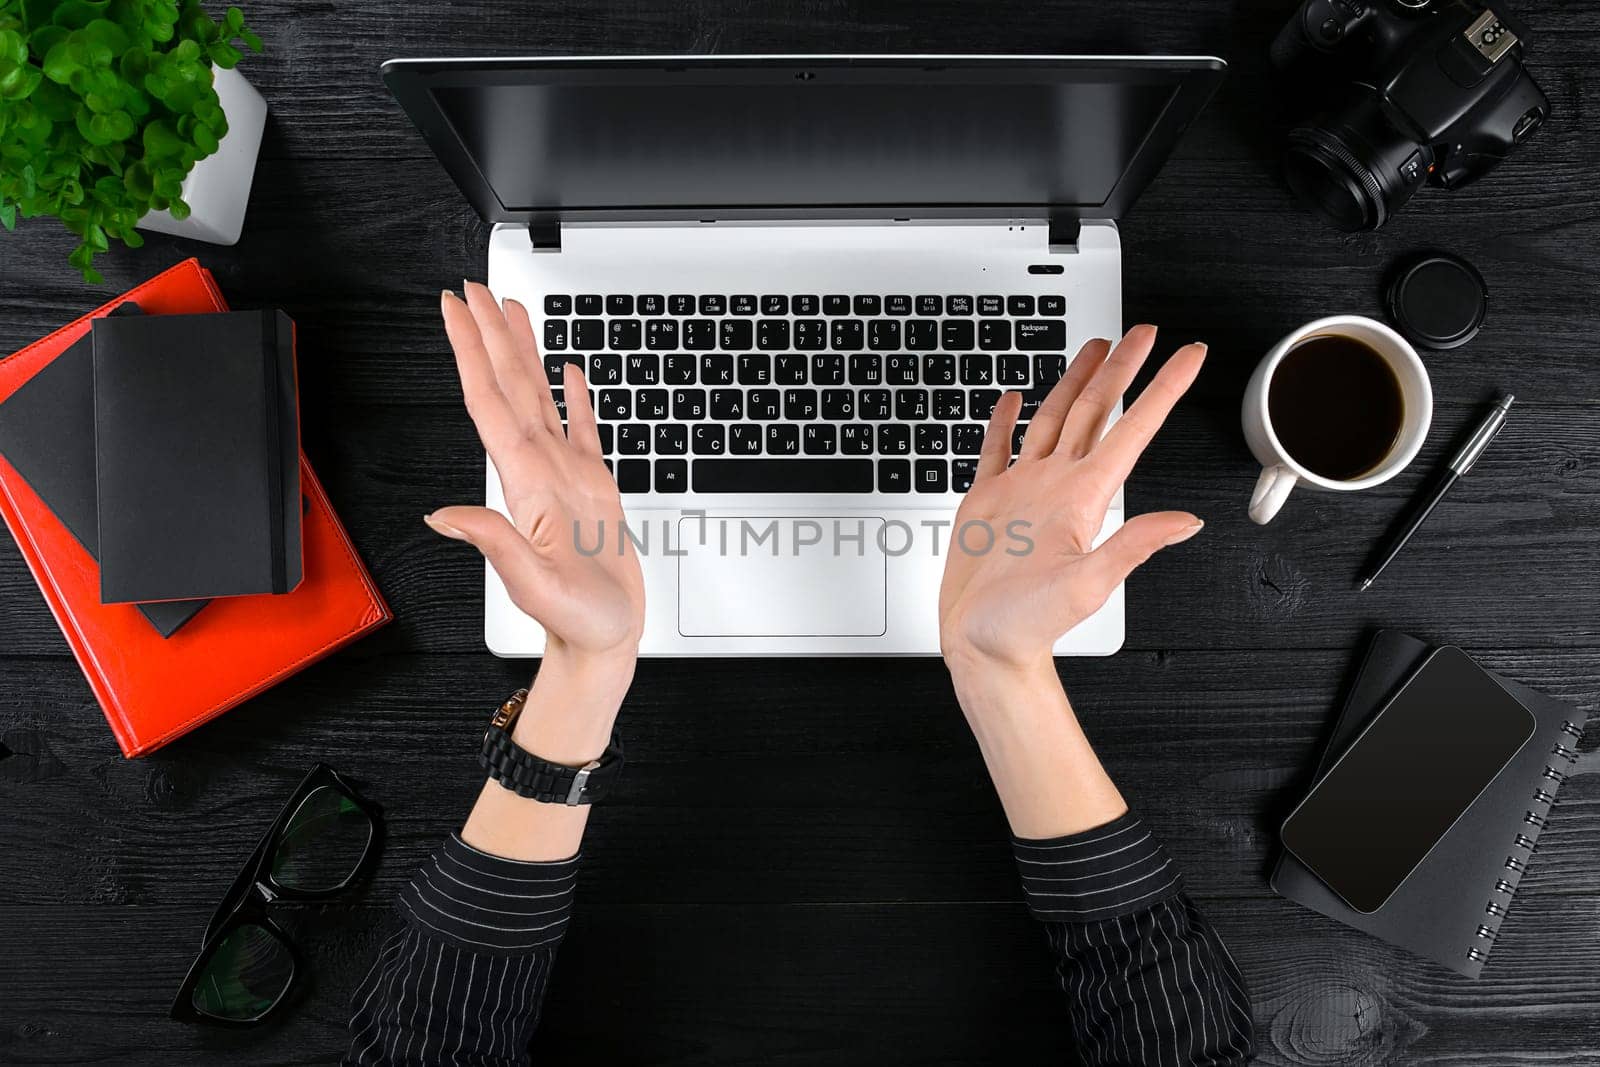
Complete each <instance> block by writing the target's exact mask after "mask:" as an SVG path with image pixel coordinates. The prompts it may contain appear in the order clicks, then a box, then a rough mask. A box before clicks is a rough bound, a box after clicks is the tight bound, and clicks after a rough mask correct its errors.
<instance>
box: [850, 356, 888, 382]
mask: <svg viewBox="0 0 1600 1067" xmlns="http://www.w3.org/2000/svg"><path fill="white" fill-rule="evenodd" d="M850 384H851V385H881V384H883V357H882V356H851V357H850Z"/></svg>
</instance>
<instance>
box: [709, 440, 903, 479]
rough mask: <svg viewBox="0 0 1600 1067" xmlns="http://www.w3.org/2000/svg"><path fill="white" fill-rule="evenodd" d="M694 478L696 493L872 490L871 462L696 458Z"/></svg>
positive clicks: (853, 460) (850, 460)
mask: <svg viewBox="0 0 1600 1067" xmlns="http://www.w3.org/2000/svg"><path fill="white" fill-rule="evenodd" d="M791 429H792V427H791ZM908 466H909V464H908ZM693 479H694V491H695V492H697V493H870V492H872V461H871V460H870V459H697V460H695V461H694V470H693Z"/></svg>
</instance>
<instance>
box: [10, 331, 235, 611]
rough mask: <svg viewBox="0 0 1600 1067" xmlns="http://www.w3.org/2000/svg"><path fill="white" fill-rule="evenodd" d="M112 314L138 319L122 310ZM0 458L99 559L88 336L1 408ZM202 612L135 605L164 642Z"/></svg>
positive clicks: (176, 604) (171, 604)
mask: <svg viewBox="0 0 1600 1067" xmlns="http://www.w3.org/2000/svg"><path fill="white" fill-rule="evenodd" d="M112 314H113V315H137V314H139V306H138V305H137V304H133V303H127V304H123V305H122V306H121V307H119V308H117V309H116V310H115V311H113V312H112ZM0 455H4V456H5V457H6V459H7V460H8V461H9V462H10V463H11V465H12V466H13V467H15V468H16V469H17V473H18V474H20V475H22V478H23V480H24V481H26V482H27V483H28V485H29V486H30V487H31V488H32V489H33V491H34V492H35V493H38V494H39V499H40V500H42V501H44V504H45V506H46V507H48V508H49V509H50V510H51V512H53V513H54V514H55V516H56V518H58V519H60V520H61V525H63V526H65V527H66V528H67V532H68V533H70V534H72V536H73V538H74V539H75V540H76V541H77V542H78V544H80V545H82V546H83V549H84V551H85V552H87V553H89V555H90V557H91V558H93V559H96V560H98V559H99V558H100V534H99V526H98V518H97V516H96V509H95V473H94V343H93V341H92V340H91V339H90V337H89V336H88V335H85V336H84V337H83V338H82V339H81V340H80V341H78V342H77V343H76V344H74V345H72V346H71V347H70V348H68V349H67V350H66V351H65V352H62V353H61V355H59V356H57V357H56V358H55V359H53V360H51V361H50V362H49V363H47V364H46V365H45V367H44V369H43V370H41V371H40V372H39V373H38V374H35V375H34V376H33V377H32V378H29V379H28V380H27V382H25V383H24V384H23V385H22V387H21V388H19V389H18V390H17V391H16V392H14V393H12V394H11V396H10V397H8V398H7V399H6V402H5V404H4V405H0ZM205 606H206V602H205V601H204V600H174V601H167V602H160V603H153V604H140V605H138V608H139V610H140V611H141V612H143V613H144V616H145V618H147V619H149V620H150V624H151V625H152V626H154V627H155V628H156V630H157V631H158V632H159V633H160V634H161V636H162V637H171V636H172V635H173V634H174V633H176V632H177V630H178V627H180V626H182V625H183V624H184V623H186V622H188V621H189V620H190V619H192V618H194V617H195V614H196V613H197V612H199V610H200V609H201V608H203V607H205Z"/></svg>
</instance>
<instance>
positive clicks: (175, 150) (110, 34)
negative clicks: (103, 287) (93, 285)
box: [0, 0, 266, 282]
mask: <svg viewBox="0 0 1600 1067" xmlns="http://www.w3.org/2000/svg"><path fill="white" fill-rule="evenodd" d="M235 42H240V43H242V44H243V45H245V46H246V47H248V48H250V49H251V50H253V51H257V52H259V51H260V50H261V40H260V38H258V37H257V36H256V35H255V34H254V33H252V32H251V31H250V30H249V29H248V28H247V27H246V26H245V24H244V16H243V14H241V13H240V11H239V9H238V8H236V7H234V8H229V9H228V11H227V13H226V15H225V16H224V18H223V19H222V21H221V22H218V21H216V20H214V19H212V18H211V17H210V16H209V15H207V14H206V13H205V11H203V10H202V9H201V7H200V5H199V4H198V3H196V2H194V0H184V2H183V3H181V4H180V3H179V0H0V225H3V226H4V227H5V228H6V229H8V230H9V229H12V228H13V227H14V226H15V225H16V220H17V217H18V216H21V217H22V218H32V217H34V216H38V215H53V216H55V217H56V218H58V219H60V220H61V223H62V225H64V226H65V227H66V228H67V229H68V230H70V231H71V232H72V233H74V234H76V235H77V236H78V238H79V243H78V246H77V247H76V248H74V249H73V250H72V253H71V255H69V256H68V257H67V258H68V261H69V262H70V263H71V264H72V265H73V266H74V267H76V268H78V270H80V271H81V272H82V273H83V276H84V279H85V280H87V281H91V282H98V281H100V280H101V278H100V274H99V272H98V271H96V270H95V269H94V265H93V261H94V257H95V255H96V254H98V253H100V252H104V251H106V249H107V248H108V247H109V246H110V242H111V241H112V240H113V239H116V240H119V241H122V242H123V243H124V244H126V245H127V246H128V247H130V248H137V247H139V246H140V245H141V244H143V243H144V241H143V238H142V237H140V235H139V234H138V232H137V231H136V230H135V227H142V228H144V229H148V230H155V231H159V232H162V233H174V234H178V235H180V236H187V237H196V238H199V239H200V240H209V241H212V242H214V243H218V244H232V243H234V242H235V241H237V240H238V239H239V231H240V229H241V228H242V226H243V222H244V207H245V202H246V201H247V200H248V199H249V195H250V180H251V177H252V176H253V174H254V171H255V159H256V154H257V152H258V151H259V149H260V145H261V133H262V130H263V128H264V127H265V124H266V103H265V102H264V101H263V100H262V99H261V95H260V94H259V93H257V92H256V91H255V89H254V88H252V87H251V86H250V84H249V83H248V82H246V81H245V80H244V78H243V76H241V75H240V74H238V72H237V71H235V70H234V69H233V68H234V65H235V64H236V63H238V61H239V59H240V56H241V53H240V51H239V49H238V48H236V47H235V44H234V43H235Z"/></svg>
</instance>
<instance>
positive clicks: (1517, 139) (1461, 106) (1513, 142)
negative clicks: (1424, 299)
mask: <svg viewBox="0 0 1600 1067" xmlns="http://www.w3.org/2000/svg"><path fill="white" fill-rule="evenodd" d="M1496 2H1500V0H1496ZM1526 40H1527V34H1526V31H1525V30H1524V29H1523V28H1522V27H1521V26H1520V25H1518V24H1517V23H1515V22H1513V21H1512V20H1511V19H1509V18H1507V17H1504V16H1502V15H1501V14H1499V13H1498V12H1495V11H1492V10H1490V9H1489V8H1487V7H1484V6H1482V5H1481V4H1480V3H1475V2H1473V0H1304V3H1302V4H1301V6H1300V10H1299V11H1297V12H1296V13H1295V16H1294V17H1293V18H1292V19H1290V20H1289V23H1288V25H1286V26H1284V28H1283V29H1282V31H1280V32H1279V34H1278V36H1277V39H1276V40H1275V41H1274V42H1273V44H1272V62H1273V65H1274V66H1276V67H1277V68H1278V69H1279V70H1281V71H1283V72H1284V73H1285V74H1288V75H1290V76H1292V77H1293V78H1296V79H1299V80H1303V81H1304V82H1305V83H1306V84H1308V85H1309V86H1310V87H1311V88H1312V89H1313V90H1315V91H1317V92H1318V93H1320V95H1321V97H1322V99H1321V105H1322V109H1323V110H1322V111H1321V113H1320V114H1319V115H1318V116H1317V117H1316V118H1315V119H1314V120H1313V121H1311V122H1309V123H1306V124H1304V125H1300V126H1296V127H1295V128H1294V129H1292V130H1291V131H1290V132H1289V146H1288V155H1287V158H1286V160H1285V164H1284V172H1285V177H1286V178H1287V180H1288V183H1289V186H1290V188H1291V189H1293V190H1294V192H1295V195H1296V196H1298V197H1299V198H1300V199H1301V200H1302V201H1303V202H1304V203H1305V204H1306V205H1307V206H1309V207H1311V208H1313V209H1314V210H1316V211H1317V212H1319V213H1320V214H1322V215H1323V216H1324V217H1326V218H1327V219H1328V220H1329V221H1330V222H1332V223H1333V224H1334V225H1336V226H1338V227H1339V228H1340V229H1342V230H1346V231H1351V232H1354V231H1358V230H1375V229H1377V228H1378V227H1379V226H1382V225H1383V224H1384V222H1385V221H1386V220H1387V219H1388V218H1389V216H1390V215H1392V214H1393V213H1394V212H1396V211H1398V210H1399V209H1400V207H1401V206H1402V205H1404V204H1405V202H1406V201H1407V200H1410V199H1411V197H1412V194H1414V193H1415V192H1416V191H1417V190H1418V189H1419V188H1421V187H1422V185H1423V183H1424V182H1432V183H1433V184H1435V185H1438V186H1442V187H1443V188H1446V189H1456V188H1460V187H1461V186H1463V185H1466V184H1467V183H1468V182H1471V181H1473V180H1475V179H1477V178H1480V177H1482V176H1483V175H1484V174H1487V173H1488V172H1489V171H1491V170H1493V169H1494V166H1495V164H1496V163H1499V162H1500V161H1501V160H1502V159H1504V158H1505V157H1506V156H1508V155H1510V154H1511V151H1512V150H1513V149H1514V148H1516V147H1517V145H1519V144H1521V143H1522V142H1523V141H1524V140H1526V139H1527V137H1528V136H1529V135H1530V134H1531V133H1533V131H1534V130H1536V129H1538V128H1539V126H1540V125H1541V124H1542V123H1543V122H1544V120H1545V118H1546V117H1547V116H1548V115H1549V113H1550V102H1549V100H1548V99H1546V97H1545V95H1544V93H1543V92H1542V91H1541V90H1540V88H1539V86H1538V85H1537V84H1536V83H1535V82H1534V80H1533V78H1532V76H1530V75H1529V74H1528V71H1527V69H1526V68H1525V67H1524V66H1523V49H1524V42H1525V41H1526Z"/></svg>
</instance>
